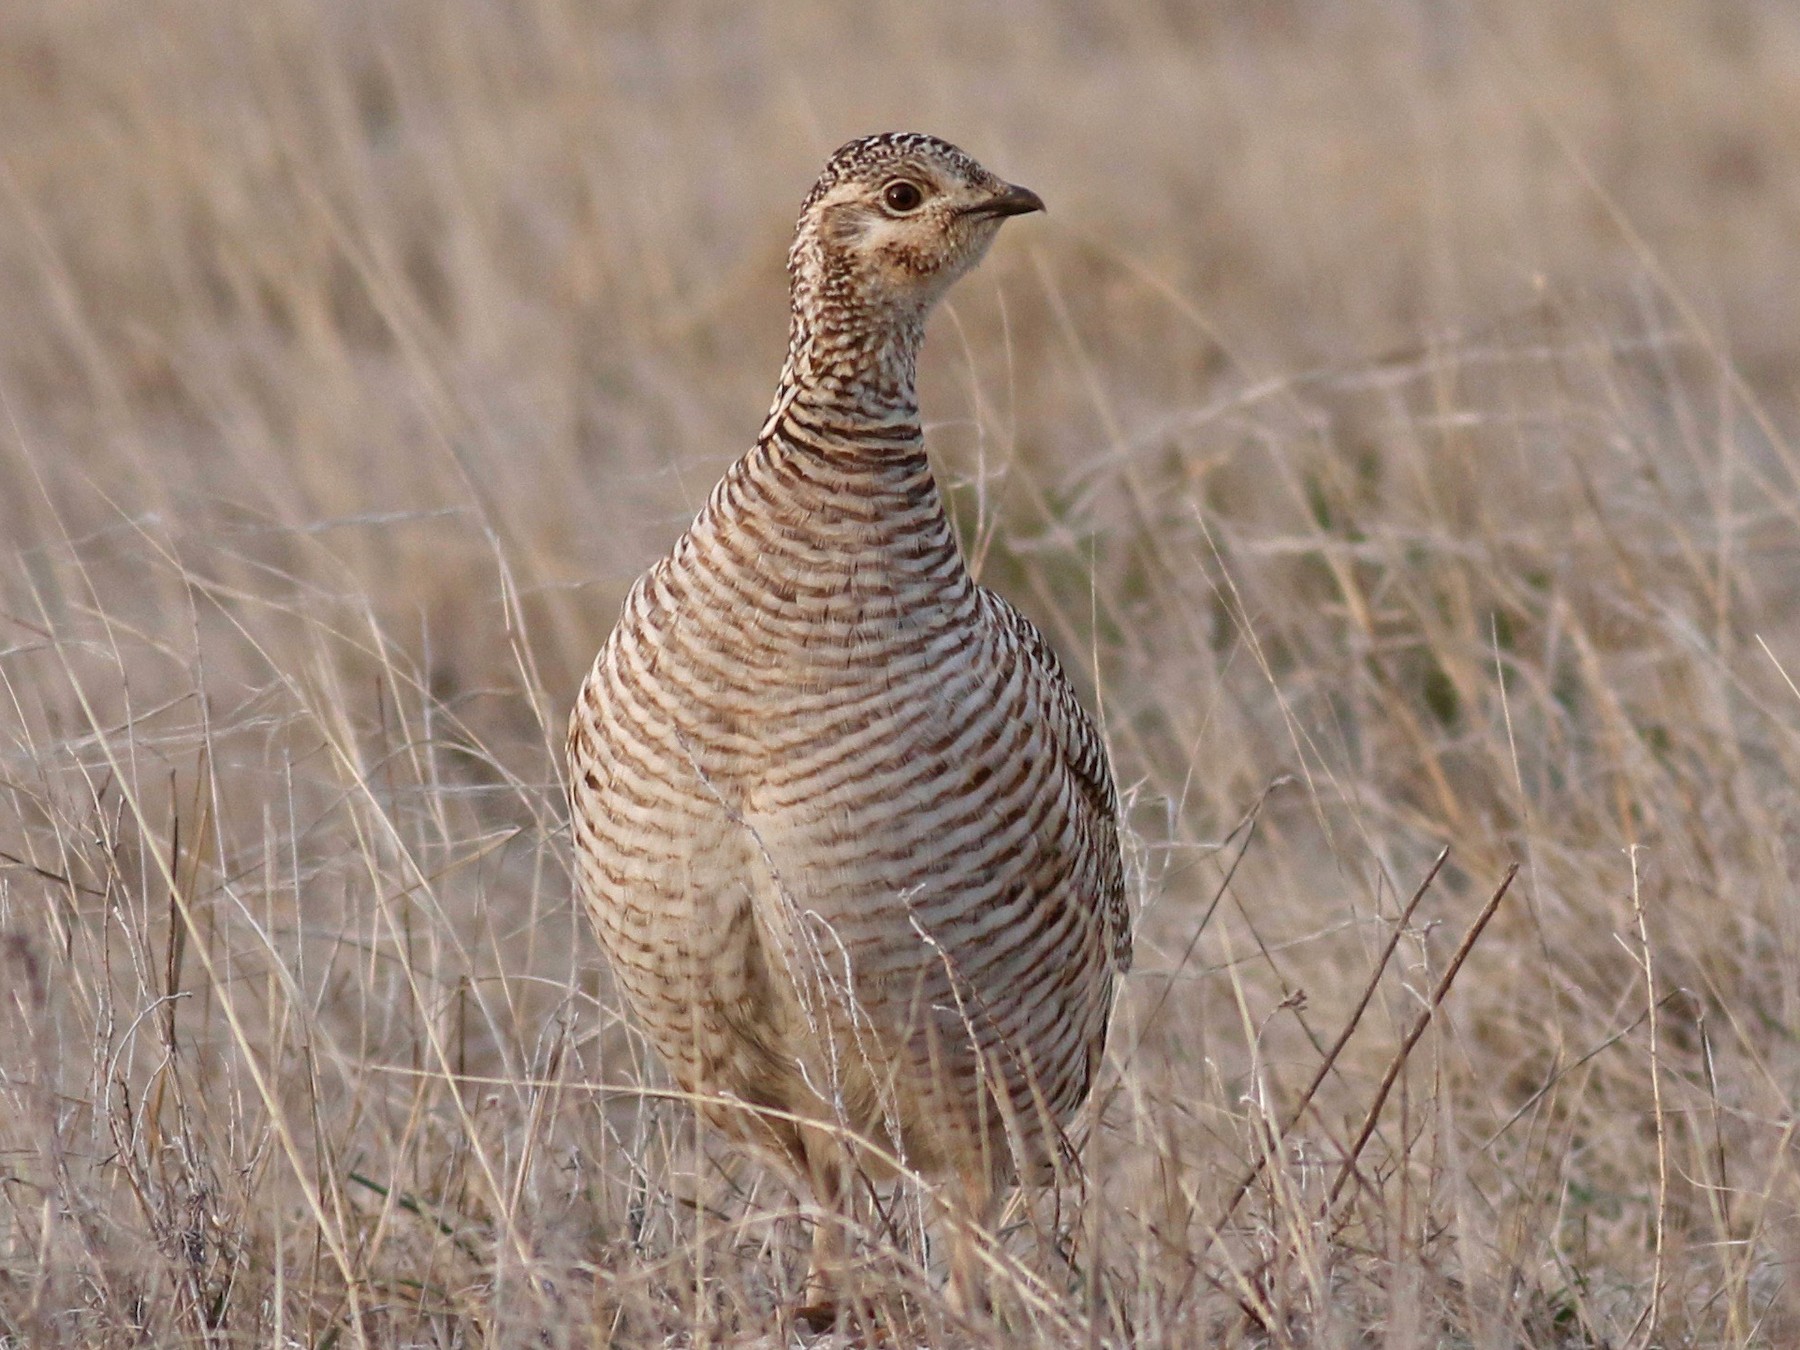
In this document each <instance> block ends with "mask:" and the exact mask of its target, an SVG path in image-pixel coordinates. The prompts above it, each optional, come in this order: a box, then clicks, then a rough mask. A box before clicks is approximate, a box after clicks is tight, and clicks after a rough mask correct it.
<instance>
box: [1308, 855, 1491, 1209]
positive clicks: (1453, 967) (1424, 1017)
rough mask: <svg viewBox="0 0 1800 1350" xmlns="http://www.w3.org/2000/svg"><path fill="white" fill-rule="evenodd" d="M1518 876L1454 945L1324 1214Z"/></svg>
mask: <svg viewBox="0 0 1800 1350" xmlns="http://www.w3.org/2000/svg"><path fill="white" fill-rule="evenodd" d="M1518 875H1519V865H1518V864H1517V863H1514V864H1513V865H1512V866H1511V867H1509V868H1507V869H1506V876H1505V877H1504V878H1502V879H1501V882H1500V885H1499V887H1498V888H1496V890H1495V891H1494V894H1493V896H1492V897H1491V898H1490V899H1489V900H1488V902H1487V904H1485V905H1483V906H1482V908H1481V913H1480V914H1478V915H1476V916H1475V922H1474V923H1472V924H1470V925H1469V931H1468V932H1466V933H1464V934H1463V939H1462V941H1461V942H1460V943H1459V944H1458V945H1457V948H1456V954H1455V955H1454V956H1452V957H1451V958H1450V964H1449V965H1448V966H1447V967H1445V969H1444V973H1443V976H1442V977H1441V978H1440V979H1439V980H1438V982H1437V988H1435V989H1433V990H1432V991H1431V1001H1430V1002H1429V1003H1427V1004H1426V1005H1425V1009H1424V1011H1423V1012H1421V1013H1420V1014H1419V1017H1418V1020H1417V1021H1415V1022H1414V1023H1413V1024H1412V1029H1411V1030H1409V1031H1408V1032H1407V1033H1406V1039H1405V1040H1403V1041H1401V1042H1400V1049H1399V1050H1398V1051H1397V1052H1395V1055H1394V1058H1393V1060H1392V1062H1390V1063H1389V1064H1388V1068H1387V1072H1386V1073H1385V1074H1383V1075H1382V1079H1381V1086H1380V1087H1378V1088H1376V1089H1375V1100H1374V1101H1372V1102H1370V1103H1369V1112H1368V1114H1367V1115H1366V1116H1364V1117H1363V1123H1362V1129H1360V1130H1358V1131H1357V1133H1356V1139H1355V1141H1354V1142H1353V1143H1352V1144H1351V1145H1350V1148H1349V1150H1348V1152H1346V1153H1345V1154H1344V1161H1343V1164H1342V1166H1340V1167H1339V1168H1338V1174H1337V1176H1336V1177H1335V1178H1334V1179H1333V1181H1332V1183H1331V1190H1330V1191H1329V1192H1327V1194H1326V1196H1325V1212H1326V1213H1327V1214H1329V1213H1330V1212H1331V1207H1332V1206H1333V1205H1335V1204H1336V1203H1337V1198H1338V1196H1339V1195H1340V1194H1341V1193H1342V1192H1343V1189H1344V1183H1345V1182H1347V1181H1349V1180H1350V1177H1351V1175H1352V1174H1353V1173H1354V1172H1355V1171H1356V1160H1357V1158H1358V1157H1359V1156H1361V1154H1362V1151H1363V1148H1364V1146H1365V1145H1366V1144H1367V1143H1368V1142H1369V1138H1370V1136H1371V1135H1373V1134H1374V1133H1375V1125H1376V1122H1378V1121H1379V1120H1380V1119H1381V1108H1382V1107H1383V1106H1385V1105H1387V1098H1388V1093H1389V1092H1391V1091H1393V1088H1394V1083H1395V1081H1396V1080H1398V1079H1399V1077H1400V1070H1401V1069H1403V1068H1405V1067H1406V1060H1407V1057H1408V1056H1409V1055H1411V1054H1412V1051H1413V1047H1414V1046H1415V1045H1417V1044H1418V1043H1419V1037H1421V1036H1423V1035H1424V1034H1425V1028H1426V1027H1428V1026H1430V1025H1431V1018H1432V1014H1433V1013H1435V1012H1436V1011H1437V1009H1438V1005H1439V1004H1440V1003H1442V1002H1443V1001H1444V996H1445V995H1446V994H1448V993H1449V992H1450V986H1451V984H1452V983H1453V982H1454V981H1455V980H1456V974H1457V972H1458V971H1460V970H1461V969H1462V964H1463V962H1464V961H1465V960H1467V959H1468V956H1469V953H1470V952H1471V951H1473V950H1474V949H1475V944H1476V943H1477V942H1478V941H1480V940H1481V933H1482V930H1483V929H1484V928H1486V927H1487V926H1488V920H1489V919H1492V918H1493V917H1494V913H1495V911H1497V910H1498V909H1499V908H1500V902H1501V900H1503V899H1504V898H1505V897H1506V892H1507V889H1508V888H1509V887H1510V886H1511V885H1512V884H1513V878H1514V877H1516V876H1518Z"/></svg>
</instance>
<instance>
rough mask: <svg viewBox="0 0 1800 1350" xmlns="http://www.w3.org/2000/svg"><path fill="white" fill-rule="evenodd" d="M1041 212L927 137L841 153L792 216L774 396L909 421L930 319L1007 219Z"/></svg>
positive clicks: (881, 139)
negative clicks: (781, 358)
mask: <svg viewBox="0 0 1800 1350" xmlns="http://www.w3.org/2000/svg"><path fill="white" fill-rule="evenodd" d="M896 190H897V191H899V192H900V193H902V194H903V195H902V196H901V197H900V198H899V199H896V198H895V197H894V196H893V195H891V194H892V193H894V192H895V191H896ZM1042 209H1043V203H1042V202H1041V201H1039V200H1038V198H1037V196H1036V195H1035V194H1033V193H1031V192H1028V191H1026V190H1025V189H1023V188H1018V187H1014V186H1013V185H1012V184H1010V183H1007V182H1006V181H1005V180H1003V179H1000V178H997V177H995V176H994V175H993V174H991V173H989V172H988V171H987V170H986V169H984V168H983V167H982V166H981V165H980V164H978V163H976V162H975V160H974V159H973V158H972V157H971V156H969V155H968V154H965V153H964V152H963V151H961V150H959V149H957V147H956V146H954V145H951V144H950V143H949V142H948V141H945V140H941V139H939V138H938V137H936V136H928V135H925V134H924V133H923V132H916V131H888V132H882V133H881V134H879V135H875V136H864V137H861V138H860V139H858V140H854V141H850V142H848V143H847V144H845V145H842V146H840V147H839V148H838V150H837V151H836V153H834V154H833V155H832V156H831V158H830V159H829V160H827V161H826V163H825V167H824V169H823V170H822V171H821V172H820V174H819V178H818V181H817V182H815V183H814V184H813V188H812V191H811V192H809V193H808V194H807V196H806V201H805V202H804V204H803V205H802V206H801V209H800V221H799V224H798V226H797V227H796V229H795V231H794V243H793V247H792V248H791V249H790V250H789V251H788V272H789V275H790V277H791V278H792V283H793V287H792V301H793V326H792V331H791V335H790V341H789V347H788V363H787V368H786V370H785V371H784V374H783V380H782V384H783V388H784V389H788V388H799V387H803V388H806V389H808V390H809V391H811V392H812V393H815V394H820V395H823V396H828V397H829V398H830V399H831V400H832V401H834V402H836V403H839V404H842V405H844V406H846V407H852V408H855V409H857V410H860V411H865V412H869V413H871V414H876V415H880V416H887V415H889V414H896V415H899V414H904V415H905V416H911V415H913V411H914V409H915V402H914V395H913V371H914V360H915V357H916V355H917V352H918V347H919V342H920V340H921V338H922V337H923V334H924V325H925V317H926V315H927V314H928V313H929V312H930V310H931V307H932V306H933V305H934V304H936V303H937V301H938V299H939V298H940V297H942V295H943V294H944V292H945V291H946V290H947V289H948V288H949V287H950V286H951V285H953V284H954V283H955V281H956V279H957V278H958V277H960V276H962V275H963V274H964V273H966V272H967V271H968V270H969V269H970V268H971V267H973V266H975V264H976V263H978V262H979V261H980V260H981V257H982V255H983V254H984V253H986V252H987V248H988V245H989V244H990V243H992V242H993V238H994V235H995V234H996V233H997V232H998V230H999V227H1000V222H1001V221H1002V220H1003V219H1004V218H1005V217H1007V216H1010V215H1018V214H1020V213H1022V212H1026V211H1038V210H1042ZM778 402H780V400H779V399H778Z"/></svg>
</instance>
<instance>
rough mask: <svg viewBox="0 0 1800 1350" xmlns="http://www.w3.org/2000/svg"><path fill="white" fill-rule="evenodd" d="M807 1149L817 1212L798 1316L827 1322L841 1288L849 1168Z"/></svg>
mask: <svg viewBox="0 0 1800 1350" xmlns="http://www.w3.org/2000/svg"><path fill="white" fill-rule="evenodd" d="M819 1152H823V1150H817V1151H809V1158H808V1161H809V1163H810V1164H811V1166H810V1167H809V1168H808V1171H809V1173H810V1179H811V1185H812V1193H813V1199H814V1201H815V1202H816V1203H817V1206H818V1209H819V1214H818V1216H817V1217H816V1218H815V1219H814V1220H813V1233H812V1254H811V1256H810V1258H809V1259H808V1261H807V1263H806V1284H805V1286H804V1288H803V1289H802V1291H801V1299H800V1301H801V1308H800V1316H801V1318H802V1319H803V1320H805V1321H808V1322H812V1323H814V1324H815V1325H817V1324H820V1323H821V1322H822V1323H823V1324H825V1325H830V1323H831V1322H832V1321H834V1320H835V1319H836V1316H837V1306H838V1301H839V1299H840V1298H842V1297H843V1295H844V1294H845V1292H846V1290H845V1288H844V1251H845V1237H846V1233H847V1232H848V1229H849V1224H850V1181H849V1169H848V1168H846V1167H844V1166H843V1165H842V1163H841V1162H838V1161H836V1160H832V1159H825V1158H821V1157H819V1156H817V1154H818V1153H819Z"/></svg>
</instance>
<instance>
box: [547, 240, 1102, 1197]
mask: <svg viewBox="0 0 1800 1350" xmlns="http://www.w3.org/2000/svg"><path fill="white" fill-rule="evenodd" d="M796 247H797V248H798V247H799V245H798V244H797V245H796ZM798 291H799V287H798V285H797V297H796V306H797V317H796V332H797V333H800V332H801V330H802V327H803V325H802V323H801V319H800V316H799V314H798V310H799V309H800V307H801V299H802V297H801V296H800V295H799V294H798ZM826 317H827V319H830V318H831V315H830V314H829V313H828V314H827V316H826ZM921 320H922V315H921ZM920 326H922V322H921V324H915V325H911V331H908V328H909V326H908V324H907V323H905V322H898V323H891V324H889V325H887V326H886V328H884V329H882V330H881V331H880V332H878V333H877V334H876V335H875V337H874V338H872V339H864V340H859V339H858V337H857V334H856V333H855V332H854V331H851V332H848V333H839V336H840V338H841V339H842V340H841V342H840V343H839V344H838V345H836V346H834V345H833V344H832V342H831V341H829V340H827V339H828V335H829V334H831V333H834V332H839V330H842V329H850V328H853V327H854V326H853V325H849V324H846V323H844V322H842V320H841V316H839V321H838V322H837V323H835V324H833V323H830V322H826V323H820V322H816V321H815V322H812V323H811V324H810V326H808V327H807V330H806V332H805V333H804V334H803V335H802V336H801V337H797V338H796V342H795V344H794V347H793V348H792V349H791V350H790V354H789V361H788V366H787V369H786V370H785V371H784V373H783V379H782V383H781V388H780V391H779V392H778V394H777V397H776V400H775V404H774V407H773V410H772V411H771V414H770V417H769V420H768V422H767V423H766V424H765V426H764V428H763V431H762V434H761V436H760V438H759V440H758V442H757V444H756V446H755V448H754V449H752V450H751V452H750V453H749V454H748V455H746V456H745V457H744V458H743V459H741V460H739V461H738V462H737V463H736V464H735V465H733V466H732V468H731V469H730V470H729V471H728V472H727V473H726V475H725V477H724V479H723V480H722V481H721V482H720V483H719V485H718V486H717V488H716V489H715V490H714V492H713V494H712V496H711V498H710V499H709V501H708V502H707V504H706V506H705V508H704V509H703V510H702V511H701V512H700V514H699V516H698V518H697V519H696V520H695V521H694V523H693V525H692V526H691V528H690V529H689V530H688V531H687V532H686V533H685V534H684V535H682V537H681V538H680V540H679V541H678V542H677V543H676V545H675V547H674V549H673V550H672V552H671V553H670V554H669V556H667V557H666V558H664V559H663V560H662V561H661V562H659V563H657V564H656V565H655V566H654V567H653V568H651V570H650V571H649V572H647V573H646V574H645V575H644V576H643V577H642V578H640V579H639V581H638V582H637V584H636V585H635V586H634V587H633V588H632V590H631V592H630V594H629V596H628V598H627V600H626V602H625V605H624V611H623V614H622V616H621V618H620V620H619V623H618V625H617V627H616V628H615V629H614V631H613V633H612V635H611V637H610V638H609V639H608V641H607V643H606V645H605V647H604V648H603V649H602V651H601V653H600V655H599V658H598V660H597V661H596V663H595V665H594V668H593V670H592V672H591V673H590V675H589V676H588V679H587V681H586V683H585V684H584V686H583V688H582V690H581V694H580V696H579V699H578V701H577V704H576V708H575V712H574V716H573V718H572V720H571V726H570V736H569V768H570V775H571V800H572V806H573V819H574V834H575V843H576V875H577V883H578V889H579V891H580V893H581V895H582V897H583V898H584V900H585V901H586V903H587V906H588V908H589V910H590V912H591V913H592V915H593V918H594V921H595V924H596V928H597V930H598V932H599V935H600V938H601V942H602V945H603V947H604V948H605V950H606V952H607V955H608V957H609V959H610V961H611V964H612V966H613V970H614V972H615V975H616V978H617V980H618V982H619V984H620V986H621V987H622V989H623V990H624V992H625V994H626V996H627V997H628V999H629V1001H630V1003H631V1005H632V1007H633V1009H634V1011H635V1012H636V1014H637V1015H638V1017H639V1018H640V1019H641V1020H642V1022H643V1024H644V1026H645V1027H646V1028H647V1030H648V1031H649V1034H650V1036H651V1038H652V1040H653V1041H654V1043H655V1044H656V1046H657V1048H658V1050H659V1051H660V1052H661V1054H662V1055H663V1056H664V1058H665V1059H666V1061H667V1062H668V1064H669V1066H670V1068H671V1070H672V1072H673V1073H674V1075H675V1077H676V1079H677V1080H678V1081H679V1082H680V1083H681V1084H682V1085H683V1086H684V1087H686V1088H688V1089H690V1090H693V1091H695V1092H696V1093H699V1094H702V1095H704V1096H707V1097H717V1098H726V1099H732V1100H735V1101H737V1102H741V1103H744V1104H745V1105H746V1106H748V1107H751V1108H755V1107H763V1108H771V1110H770V1111H769V1113H768V1114H767V1115H764V1116H759V1115H758V1114H757V1113H756V1112H755V1111H754V1110H750V1111H746V1110H737V1109H732V1108H729V1107H715V1108H714V1109H712V1110H710V1111H709V1112H708V1114H709V1115H710V1116H711V1117H712V1118H713V1119H714V1120H715V1121H716V1122H717V1123H719V1124H720V1125H722V1126H724V1127H725V1128H727V1129H728V1130H731V1131H732V1132H734V1133H736V1134H738V1135H740V1136H742V1137H746V1138H752V1139H758V1140H760V1141H762V1142H765V1143H773V1144H774V1145H775V1146H776V1147H778V1148H779V1149H781V1150H783V1151H785V1152H786V1153H788V1154H789V1155H791V1156H792V1157H793V1158H794V1159H795V1161H796V1162H799V1163H801V1164H806V1163H807V1162H808V1161H809V1160H811V1161H813V1162H815V1163H816V1159H813V1158H812V1155H813V1154H814V1153H816V1151H817V1148H818V1140H819V1139H820V1138H822V1137H823V1135H822V1134H819V1133H815V1132H810V1131H808V1130H806V1129H804V1128H797V1127H795V1126H794V1125H792V1124H791V1123H788V1122H787V1121H786V1120H785V1117H786V1116H790V1115H791V1116H798V1117H802V1118H805V1119H808V1120H818V1121H821V1122H826V1123H827V1124H828V1125H837V1126H847V1127H848V1128H849V1129H851V1130H853V1131H855V1132H857V1133H858V1134H861V1135H863V1136H866V1137H868V1138H871V1139H873V1140H876V1141H878V1142H879V1143H880V1145H881V1147H882V1148H883V1149H885V1150H887V1151H890V1152H892V1151H899V1152H901V1153H902V1154H903V1155H904V1156H905V1158H906V1160H907V1161H908V1162H909V1164H910V1165H912V1166H914V1167H917V1168H920V1169H922V1170H925V1171H926V1172H928V1173H947V1172H954V1173H961V1174H963V1175H965V1176H967V1175H971V1174H974V1173H977V1172H979V1173H983V1174H985V1175H988V1176H1003V1175H1008V1174H1011V1173H1012V1171H1013V1167H1012V1160H1013V1157H1014V1154H1015V1152H1016V1151H1017V1150H1019V1149H1022V1150H1023V1151H1024V1153H1025V1155H1026V1158H1027V1161H1028V1163H1029V1164H1031V1165H1033V1166H1036V1165H1041V1164H1042V1163H1043V1162H1045V1161H1047V1160H1048V1159H1049V1158H1050V1157H1052V1156H1054V1154H1055V1152H1056V1151H1057V1148H1058V1145H1059V1137H1060V1134H1061V1131H1062V1129H1063V1127H1064V1126H1065V1125H1066V1124H1067V1123H1068V1122H1069V1120H1070V1119H1071V1117H1072V1116H1073V1114H1074V1113H1075V1111H1076V1110H1077V1108H1078V1107H1079V1106H1080V1105H1081V1103H1082V1101H1083V1100H1084V1099H1085V1098H1086V1096H1087V1094H1088V1090H1089V1087H1090V1085H1091V1083H1092V1081H1093V1077H1094V1073H1095V1070H1096V1066H1097V1063H1098V1058H1099V1056H1100V1054H1101V1051H1102V1049H1103V1047H1104V1044H1105V1038H1106V1028H1107V1021H1108V1017H1109V1015H1110V1010H1111V1002H1112V991H1113V983H1114V979H1115V976H1116V974H1117V973H1118V972H1119V971H1121V970H1122V969H1123V968H1124V967H1125V966H1126V965H1127V964H1128V962H1129V954H1130V939H1129V924H1128V916H1127V913H1126V904H1125V892H1124V885H1123V879H1122V873H1121V865H1120V855H1119V845H1118V837H1117V826H1116V814H1117V807H1116V803H1115V798H1114V791H1113V786H1112V779H1111V774H1110V770H1109V768H1108V765H1107V760H1106V754H1105V750H1104V746H1103V744H1102V742H1101V740H1100V737H1099V735H1098V733H1097V731H1096V729H1095V727H1094V725H1093V723H1092V722H1091V720H1090V719H1089V718H1088V716H1087V714H1086V712H1085V710H1084V709H1083V708H1082V707H1081V705H1080V703H1079V702H1078V701H1077V699H1076V697H1075V695H1074V693H1073V691H1072V690H1071V688H1070V686H1069V683H1068V681H1067V679H1066V677H1065V676H1064V674H1063V672H1062V670H1061V668H1060V666H1059V665H1058V664H1057V661H1056V659H1055V657H1054V656H1053V655H1052V654H1051V652H1050V649H1049V647H1048V645H1047V644H1046V643H1045V641H1044V639H1043V638H1042V637H1041V636H1040V635H1039V633H1038V632H1037V630H1036V629H1035V628H1033V627H1032V625H1031V624H1030V623H1029V622H1028V621H1026V620H1025V619H1024V618H1023V617H1022V616H1021V615H1020V614H1018V612H1017V611H1015V610H1014V609H1013V608H1012V607H1011V606H1010V605H1008V604H1007V602H1006V601H1005V600H1003V599H1001V598H1000V597H998V596H997V595H995V594H993V593H992V592H990V591H987V590H985V589H983V588H982V587H980V586H978V585H976V584H975V582H974V581H973V579H972V578H971V577H970V575H969V572H968V570H967V568H966V566H965V565H964V561H963V558H962V555H961V552H960V550H959V548H958V546H957V542H956V539H955V536H954V533H953V531H952V530H951V527H950V524H949V521H948V520H947V518H946V516H945V513H944V509H943V503H942V501H941V498H940V496H939V493H938V489H937V485H936V483H935V482H934V480H933V478H932V475H931V470H930V467H929V464H928V462H927V460H926V457H925V452H924V447H923V442H922V439H921V437H920V433H919V428H918V421H917V408H916V403H915V401H914V396H913V392H912V390H913V378H912V365H913V356H914V353H915V352H916V348H917V342H918V331H917V329H918V328H919V327H920ZM846 353H848V354H846Z"/></svg>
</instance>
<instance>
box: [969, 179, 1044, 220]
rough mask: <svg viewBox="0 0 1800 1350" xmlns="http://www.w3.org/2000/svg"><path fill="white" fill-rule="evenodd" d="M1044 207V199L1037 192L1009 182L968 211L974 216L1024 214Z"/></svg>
mask: <svg viewBox="0 0 1800 1350" xmlns="http://www.w3.org/2000/svg"><path fill="white" fill-rule="evenodd" d="M1043 209H1044V199H1043V198H1042V197H1040V196H1038V195H1037V193H1035V192H1033V191H1032V190H1031V189H1030V188H1022V187H1015V186H1013V185H1012V184H1011V183H1008V184H1007V185H1006V186H1005V187H1004V188H1002V189H1001V190H1000V191H999V192H997V193H995V194H994V195H993V196H992V197H989V198H988V199H987V200H986V201H985V202H982V203H981V204H980V205H979V206H971V207H970V208H969V212H968V213H969V214H970V215H972V216H1024V215H1029V214H1031V212H1033V211H1042V210H1043Z"/></svg>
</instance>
